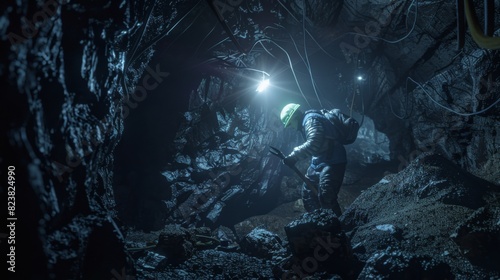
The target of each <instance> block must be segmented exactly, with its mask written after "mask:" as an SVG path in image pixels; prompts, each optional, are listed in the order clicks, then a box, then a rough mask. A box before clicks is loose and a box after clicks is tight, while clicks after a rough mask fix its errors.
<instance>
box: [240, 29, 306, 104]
mask: <svg viewBox="0 0 500 280" xmlns="http://www.w3.org/2000/svg"><path fill="white" fill-rule="evenodd" d="M262 42H269V43H272V44H274V45H275V46H276V47H278V48H279V49H281V50H282V51H283V52H284V53H285V55H286V57H287V58H288V64H289V66H290V70H291V72H292V75H293V77H294V79H295V82H296V83H297V87H298V88H299V91H300V94H302V97H303V98H304V100H305V101H306V103H307V105H309V107H310V108H312V107H311V104H310V103H309V101H308V100H307V97H306V95H305V94H304V92H303V91H302V87H301V86H300V83H299V80H298V79H297V75H296V74H295V70H294V69H293V63H292V59H291V58H290V55H289V54H288V52H287V51H286V50H285V49H284V48H283V47H282V46H280V45H279V44H277V43H276V42H274V41H273V40H271V39H267V38H262V39H259V40H257V41H256V42H255V43H254V44H253V46H252V47H251V48H250V50H249V51H248V53H250V52H251V51H252V50H253V48H254V47H255V45H257V44H259V43H260V44H261V45H262ZM263 47H264V46H263Z"/></svg>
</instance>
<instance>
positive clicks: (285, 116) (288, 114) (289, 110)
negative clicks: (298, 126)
mask: <svg viewBox="0 0 500 280" xmlns="http://www.w3.org/2000/svg"><path fill="white" fill-rule="evenodd" d="M299 107H300V105H299V104H294V103H290V104H287V105H286V106H285V107H283V110H281V115H280V118H281V121H282V122H283V124H284V125H285V127H288V125H289V124H290V120H291V119H292V117H293V115H294V113H295V112H296V111H297V109H299Z"/></svg>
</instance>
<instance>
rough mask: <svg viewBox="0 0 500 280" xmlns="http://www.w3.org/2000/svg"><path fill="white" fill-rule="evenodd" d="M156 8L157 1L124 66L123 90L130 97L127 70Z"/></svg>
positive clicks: (151, 8) (152, 6) (150, 9)
mask: <svg viewBox="0 0 500 280" xmlns="http://www.w3.org/2000/svg"><path fill="white" fill-rule="evenodd" d="M155 6H156V1H155V2H154V3H153V5H151V7H150V8H149V11H148V12H147V18H146V23H145V24H144V25H143V26H142V30H141V35H140V36H139V38H138V39H137V40H136V41H135V42H134V46H133V47H132V54H131V55H130V57H129V59H125V62H124V64H123V72H122V75H123V76H122V82H123V89H124V90H125V95H128V92H129V91H128V86H127V81H126V80H127V69H128V67H129V66H130V64H131V61H132V58H133V57H134V55H135V52H136V51H137V48H138V47H139V43H140V42H141V40H142V37H143V36H144V33H145V32H146V28H147V26H148V24H149V19H150V18H151V14H152V13H153V9H154V7H155Z"/></svg>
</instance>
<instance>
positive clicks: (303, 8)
mask: <svg viewBox="0 0 500 280" xmlns="http://www.w3.org/2000/svg"><path fill="white" fill-rule="evenodd" d="M302 5H303V7H302V30H303V33H304V56H305V57H306V68H307V70H308V71H309V76H310V77H311V84H312V87H313V90H314V93H315V94H316V98H317V99H318V101H319V105H320V106H321V108H323V103H322V102H321V99H320V98H319V94H318V91H317V89H316V83H315V82H314V78H313V74H312V70H311V63H309V57H308V56H307V46H306V45H307V44H306V0H302Z"/></svg>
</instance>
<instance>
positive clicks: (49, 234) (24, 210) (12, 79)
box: [0, 1, 131, 279]
mask: <svg viewBox="0 0 500 280" xmlns="http://www.w3.org/2000/svg"><path fill="white" fill-rule="evenodd" d="M1 10H2V15H1V16H0V22H1V28H2V32H1V34H2V35H1V45H2V49H1V53H2V56H1V61H0V68H1V70H0V73H1V75H2V78H6V79H8V82H7V83H6V84H4V90H6V91H7V101H5V102H4V104H5V105H6V106H4V107H3V108H2V109H1V111H2V113H1V114H2V118H1V119H2V131H3V132H5V133H6V134H5V135H6V136H7V137H9V138H8V139H9V140H8V142H7V141H5V140H2V147H10V148H8V150H5V149H4V148H2V154H1V156H0V157H1V161H2V169H3V166H4V165H11V166H14V167H15V173H16V190H15V191H16V202H18V204H17V206H18V207H17V208H16V211H15V216H17V218H18V221H19V223H18V228H17V233H18V234H19V236H18V238H19V241H18V247H17V250H18V251H17V256H18V259H17V262H16V264H17V266H16V269H17V271H18V272H17V273H18V275H23V274H25V275H23V276H25V277H26V279H28V278H45V279H50V278H51V277H52V278H60V279H62V278H65V279H78V278H81V277H87V278H95V277H97V275H101V276H102V275H109V276H110V277H112V274H111V271H112V270H113V269H115V270H116V271H120V270H121V269H122V268H123V269H125V268H126V269H127V270H130V269H131V266H130V263H129V262H128V261H127V256H126V254H125V252H124V248H123V239H122V236H121V234H120V231H119V229H118V226H117V224H116V221H115V216H116V213H115V209H114V206H115V202H114V197H113V190H112V186H111V179H112V171H111V169H110V168H109V167H110V166H112V165H113V156H112V153H113V150H114V148H115V146H116V143H117V142H118V140H119V138H120V136H121V133H122V130H123V124H122V116H121V103H120V102H119V100H121V98H122V95H121V93H120V90H119V83H118V81H119V79H120V64H121V61H120V58H119V52H118V50H117V49H116V48H115V46H114V44H113V41H114V40H115V39H116V38H117V37H116V36H117V34H118V33H119V32H121V31H122V30H124V29H125V28H126V26H125V25H124V22H125V21H126V19H125V18H126V13H127V9H126V7H124V6H122V5H120V2H102V3H93V2H92V3H82V4H78V3H71V4H69V3H67V2H66V1H62V2H61V1H17V2H15V3H14V2H12V3H10V2H9V3H2V9H1ZM90 11H92V12H90ZM109 14H113V15H114V16H113V17H109V16H108V15H109ZM5 135H2V137H5ZM2 139H3V138H2ZM103 246H106V248H107V249H106V250H103V251H101V249H102V248H103Z"/></svg>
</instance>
